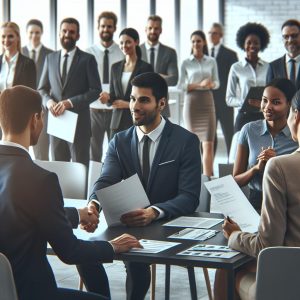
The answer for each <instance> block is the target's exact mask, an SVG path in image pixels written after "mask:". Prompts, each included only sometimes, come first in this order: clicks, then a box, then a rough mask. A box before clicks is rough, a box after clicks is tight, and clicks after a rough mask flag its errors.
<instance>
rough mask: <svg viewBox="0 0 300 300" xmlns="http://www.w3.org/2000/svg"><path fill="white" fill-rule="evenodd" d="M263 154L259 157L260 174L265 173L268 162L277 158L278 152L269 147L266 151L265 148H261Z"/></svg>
mask: <svg viewBox="0 0 300 300" xmlns="http://www.w3.org/2000/svg"><path fill="white" fill-rule="evenodd" d="M261 150H262V151H261V152H260V153H259V155H258V156H257V160H258V164H257V168H258V170H259V171H260V172H263V171H264V169H265V166H266V163H267V161H268V160H269V159H270V158H272V157H274V156H276V152H275V150H274V149H273V148H271V147H268V148H267V149H264V148H263V147H262V148H261Z"/></svg>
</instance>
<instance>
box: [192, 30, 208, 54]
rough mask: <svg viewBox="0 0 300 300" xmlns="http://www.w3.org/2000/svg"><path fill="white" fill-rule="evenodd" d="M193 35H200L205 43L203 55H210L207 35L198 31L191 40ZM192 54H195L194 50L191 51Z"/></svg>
mask: <svg viewBox="0 0 300 300" xmlns="http://www.w3.org/2000/svg"><path fill="white" fill-rule="evenodd" d="M193 35H198V36H200V37H201V39H202V40H203V41H204V42H205V45H204V46H203V54H205V55H208V47H207V41H206V36H205V33H204V32H203V31H202V30H196V31H194V32H193V33H192V34H191V38H192V36H193ZM191 54H193V50H192V51H191Z"/></svg>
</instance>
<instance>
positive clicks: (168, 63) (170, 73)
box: [141, 15, 178, 117]
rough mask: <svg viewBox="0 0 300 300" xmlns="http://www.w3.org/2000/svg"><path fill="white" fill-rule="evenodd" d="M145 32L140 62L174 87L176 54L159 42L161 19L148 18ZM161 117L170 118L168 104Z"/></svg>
mask: <svg viewBox="0 0 300 300" xmlns="http://www.w3.org/2000/svg"><path fill="white" fill-rule="evenodd" d="M145 31H146V35H147V41H146V42H145V43H143V44H141V50H142V60H144V61H146V62H148V63H150V64H151V65H152V67H153V69H154V72H156V73H159V74H160V75H161V76H162V77H163V78H164V79H165V80H166V82H167V84H168V86H175V85H176V84H177V81H178V64H177V54H176V51H175V50H174V49H173V48H170V47H168V46H166V45H164V44H162V43H160V41H159V37H160V35H161V33H162V18H161V17H159V16H156V15H152V16H149V18H148V21H147V26H146V29H145ZM162 115H163V116H166V117H170V109H169V105H168V103H167V106H166V108H165V109H164V111H163V112H162Z"/></svg>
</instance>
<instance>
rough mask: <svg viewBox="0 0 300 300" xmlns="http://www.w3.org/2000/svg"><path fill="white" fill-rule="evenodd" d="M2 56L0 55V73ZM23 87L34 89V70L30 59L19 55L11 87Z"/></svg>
mask: <svg viewBox="0 0 300 300" xmlns="http://www.w3.org/2000/svg"><path fill="white" fill-rule="evenodd" d="M2 58H3V55H0V71H1V67H2ZM15 85H25V86H28V87H30V88H32V89H34V90H35V89H36V69H35V64H34V62H33V60H32V59H30V58H28V57H26V56H24V55H22V54H21V53H19V57H18V61H17V65H16V70H15V76H14V81H13V86H15Z"/></svg>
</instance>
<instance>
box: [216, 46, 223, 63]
mask: <svg viewBox="0 0 300 300" xmlns="http://www.w3.org/2000/svg"><path fill="white" fill-rule="evenodd" d="M223 51H224V46H223V45H221V46H220V48H219V51H218V55H217V57H215V59H216V60H217V62H218V64H219V63H221V59H222V57H223Z"/></svg>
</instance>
